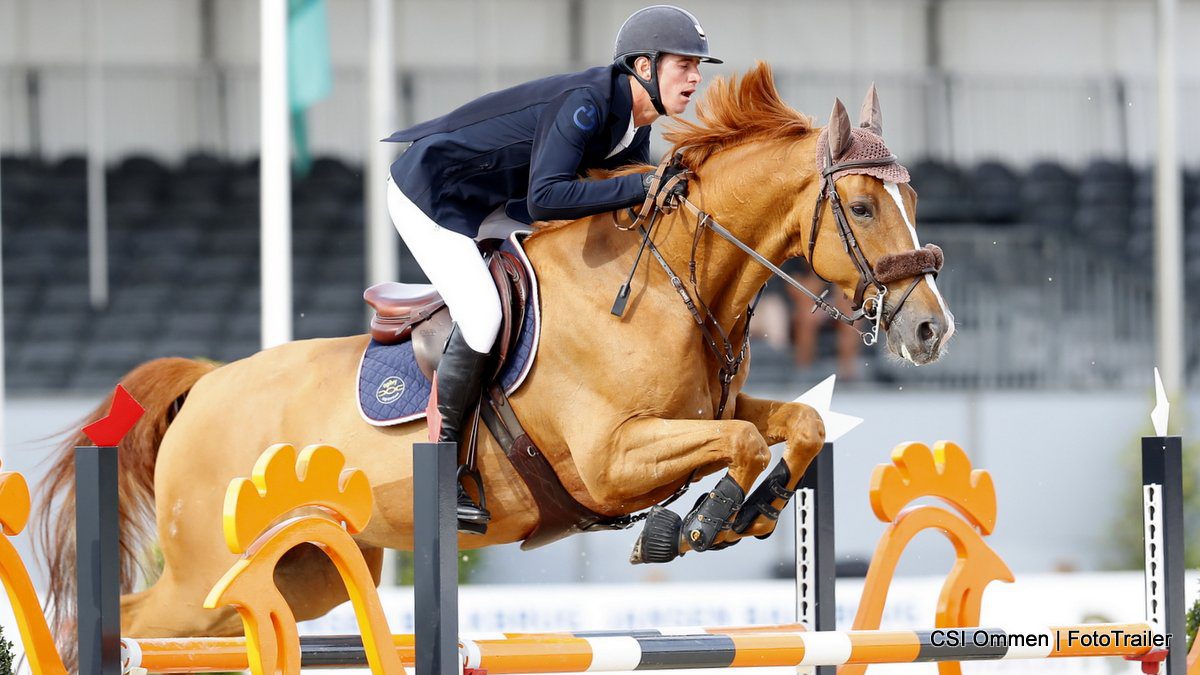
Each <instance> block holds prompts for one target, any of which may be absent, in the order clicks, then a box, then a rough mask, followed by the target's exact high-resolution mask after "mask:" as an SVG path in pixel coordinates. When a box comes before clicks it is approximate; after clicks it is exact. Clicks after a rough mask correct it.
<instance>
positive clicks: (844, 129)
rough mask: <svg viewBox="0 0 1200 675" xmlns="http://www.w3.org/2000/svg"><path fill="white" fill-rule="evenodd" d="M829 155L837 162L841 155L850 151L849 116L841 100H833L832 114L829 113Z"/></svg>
mask: <svg viewBox="0 0 1200 675" xmlns="http://www.w3.org/2000/svg"><path fill="white" fill-rule="evenodd" d="M828 137H829V153H830V154H831V155H833V161H835V162H836V161H837V160H838V159H839V158H840V157H841V156H842V155H844V154H846V153H847V152H848V151H849V150H850V142H851V138H850V115H849V114H848V113H847V112H846V106H844V105H842V99H840V98H835V99H834V100H833V112H831V113H829V129H828Z"/></svg>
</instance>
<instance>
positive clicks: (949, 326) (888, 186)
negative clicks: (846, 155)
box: [883, 181, 954, 344]
mask: <svg viewBox="0 0 1200 675" xmlns="http://www.w3.org/2000/svg"><path fill="white" fill-rule="evenodd" d="M883 189H884V190H887V193H888V194H889V195H891V197H892V201H894V202H896V208H897V209H898V210H899V211H900V217H901V218H904V224H905V225H907V226H908V233H909V234H910V235H912V243H913V248H914V249H920V248H921V242H920V241H919V240H918V239H917V228H915V227H913V224H912V221H911V220H909V218H908V211H906V210H904V198H903V197H901V196H900V186H899V185H896V184H895V183H892V182H890V181H884V183H883ZM925 282H926V283H928V284H929V289H930V290H932V291H933V297H935V298H937V301H938V306H939V307H941V308H942V315H943V316H944V317H946V335H945V336H944V337H942V343H943V344H944V343H945V342H946V340H949V339H950V336H951V335H954V316H952V315H951V314H950V310H949V309H947V308H946V301H945V300H943V299H942V293H941V291H939V290H938V287H937V284H936V283H935V282H934V280H933V275H932V274H926V275H925Z"/></svg>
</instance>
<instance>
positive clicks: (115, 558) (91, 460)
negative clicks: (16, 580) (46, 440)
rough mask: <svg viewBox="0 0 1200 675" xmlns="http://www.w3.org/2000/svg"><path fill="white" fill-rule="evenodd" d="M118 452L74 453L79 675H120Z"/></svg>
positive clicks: (102, 449) (92, 450)
mask: <svg viewBox="0 0 1200 675" xmlns="http://www.w3.org/2000/svg"><path fill="white" fill-rule="evenodd" d="M117 520H118V514H117V449H116V448H115V447H96V446H84V447H77V448H75V551H76V553H75V555H76V565H77V569H78V574H79V586H78V603H79V604H78V607H79V618H78V636H79V638H78V639H79V672H81V673H88V674H89V675H119V673H120V672H121V590H120V589H121V557H120V543H119V527H118V524H117Z"/></svg>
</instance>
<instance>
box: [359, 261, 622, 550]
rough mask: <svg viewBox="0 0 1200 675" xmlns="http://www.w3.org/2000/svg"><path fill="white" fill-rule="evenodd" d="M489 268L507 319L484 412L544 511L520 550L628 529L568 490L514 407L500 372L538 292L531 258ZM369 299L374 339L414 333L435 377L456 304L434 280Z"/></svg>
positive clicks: (374, 291) (384, 288) (420, 359)
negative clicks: (600, 531)
mask: <svg viewBox="0 0 1200 675" xmlns="http://www.w3.org/2000/svg"><path fill="white" fill-rule="evenodd" d="M488 269H489V270H490V271H491V273H492V279H493V280H494V281H495V282H496V289H497V291H498V292H499V294H500V306H501V308H502V310H503V312H502V314H503V319H502V321H501V325H500V334H499V337H498V338H497V340H496V347H495V348H494V353H495V356H496V358H495V364H494V366H493V368H492V369H491V372H492V375H491V377H490V378H489V381H490V383H489V384H488V385H487V386H486V387H485V391H484V393H483V397H482V402H481V407H480V417H481V418H482V419H483V422H484V424H485V425H486V426H487V428H488V430H489V431H491V433H492V436H493V437H494V438H495V439H496V440H497V442H499V444H500V447H502V448H504V451H505V454H506V455H507V456H508V459H509V461H510V462H511V463H512V465H513V468H515V469H516V470H517V473H518V474H519V475H520V476H521V479H522V480H523V481H524V482H525V485H526V487H528V488H529V492H530V494H532V495H533V501H534V503H535V504H536V505H537V508H538V512H539V514H540V518H539V519H538V525H537V527H536V528H535V529H534V531H533V532H532V533H531V534H530V535H529V536H528V537H527V538H526V539H525V541H524V542H523V543H522V544H521V548H523V549H530V548H537V547H539V546H544V545H545V544H549V543H551V542H554V541H558V540H559V539H562V538H564V537H567V536H569V535H572V534H575V533H578V532H584V531H587V530H598V529H622V528H625V527H628V526H629V519H628V518H616V519H614V518H610V517H608V516H603V515H601V514H598V513H596V512H594V511H592V510H590V509H588V508H586V507H585V506H583V505H582V504H580V503H579V502H578V501H576V500H575V498H574V497H572V496H571V494H570V493H569V492H567V490H566V488H564V487H563V485H562V481H561V480H559V478H558V474H556V473H555V472H554V467H552V466H551V465H550V462H549V460H547V459H546V457H545V455H543V454H542V452H541V451H540V450H539V449H538V447H537V445H535V444H534V442H533V440H532V439H531V438H530V436H529V434H528V433H527V432H526V431H525V429H524V428H523V427H522V426H521V422H520V420H518V419H517V416H516V413H515V412H514V411H513V409H512V407H511V406H510V405H509V403H508V395H507V394H506V393H505V391H504V387H503V386H501V384H500V382H499V379H498V377H497V376H498V375H499V374H500V373H501V372H503V368H504V364H505V362H506V361H507V359H508V356H509V355H510V354H511V353H512V352H513V351H514V349H515V347H516V344H517V341H518V340H519V338H520V335H521V328H522V326H523V324H524V322H525V321H526V320H527V319H530V317H531V312H535V311H536V308H534V307H531V306H530V304H531V298H533V297H534V296H533V285H532V284H533V279H531V276H530V274H529V272H528V270H527V269H526V267H525V264H524V262H523V261H521V260H520V258H518V257H517V256H516V255H514V254H512V253H510V252H508V251H505V250H494V251H492V252H491V254H490V256H489V258H488ZM363 299H364V300H366V301H367V304H369V305H370V306H371V307H372V308H374V309H375V316H374V318H372V319H371V337H372V338H374V339H375V340H376V341H377V342H380V343H383V344H397V343H400V342H403V341H405V340H408V339H411V340H412V343H413V353H414V356H415V358H416V360H417V366H418V367H419V368H420V369H421V372H422V373H424V375H425V377H427V378H429V379H430V380H432V379H433V371H434V370H435V369H436V368H437V364H438V362H439V361H440V360H441V357H442V349H443V347H444V346H445V344H446V340H447V339H448V338H449V337H450V329H451V326H452V320H451V318H450V311H449V308H447V307H446V303H445V301H444V300H443V299H442V297H441V295H439V294H438V293H437V291H436V290H434V288H433V287H432V286H429V285H418V284H400V283H395V282H385V283H381V284H376V285H374V286H372V287H370V288H368V289H367V290H366V292H364V293H363ZM471 437H472V438H473V437H474V434H471ZM474 459H475V452H474V448H473V447H472V448H470V449H469V451H468V453H467V461H466V465H467V466H466V468H467V473H468V474H472V473H473V474H474V475H475V476H478V474H477V473H476V467H475V465H474Z"/></svg>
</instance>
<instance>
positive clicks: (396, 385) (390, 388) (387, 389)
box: [375, 376, 405, 403]
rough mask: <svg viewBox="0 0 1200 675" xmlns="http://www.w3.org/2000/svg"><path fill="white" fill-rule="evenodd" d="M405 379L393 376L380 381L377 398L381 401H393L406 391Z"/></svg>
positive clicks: (376, 391)
mask: <svg viewBox="0 0 1200 675" xmlns="http://www.w3.org/2000/svg"><path fill="white" fill-rule="evenodd" d="M404 388H405V387H404V380H402V379H400V378H399V377H396V376H392V377H389V378H387V379H385V380H384V381H383V382H382V383H380V385H379V388H378V389H376V390H375V400H376V401H379V402H380V403H391V402H393V401H395V400H396V399H398V398H400V396H401V395H402V394H403V393H404Z"/></svg>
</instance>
